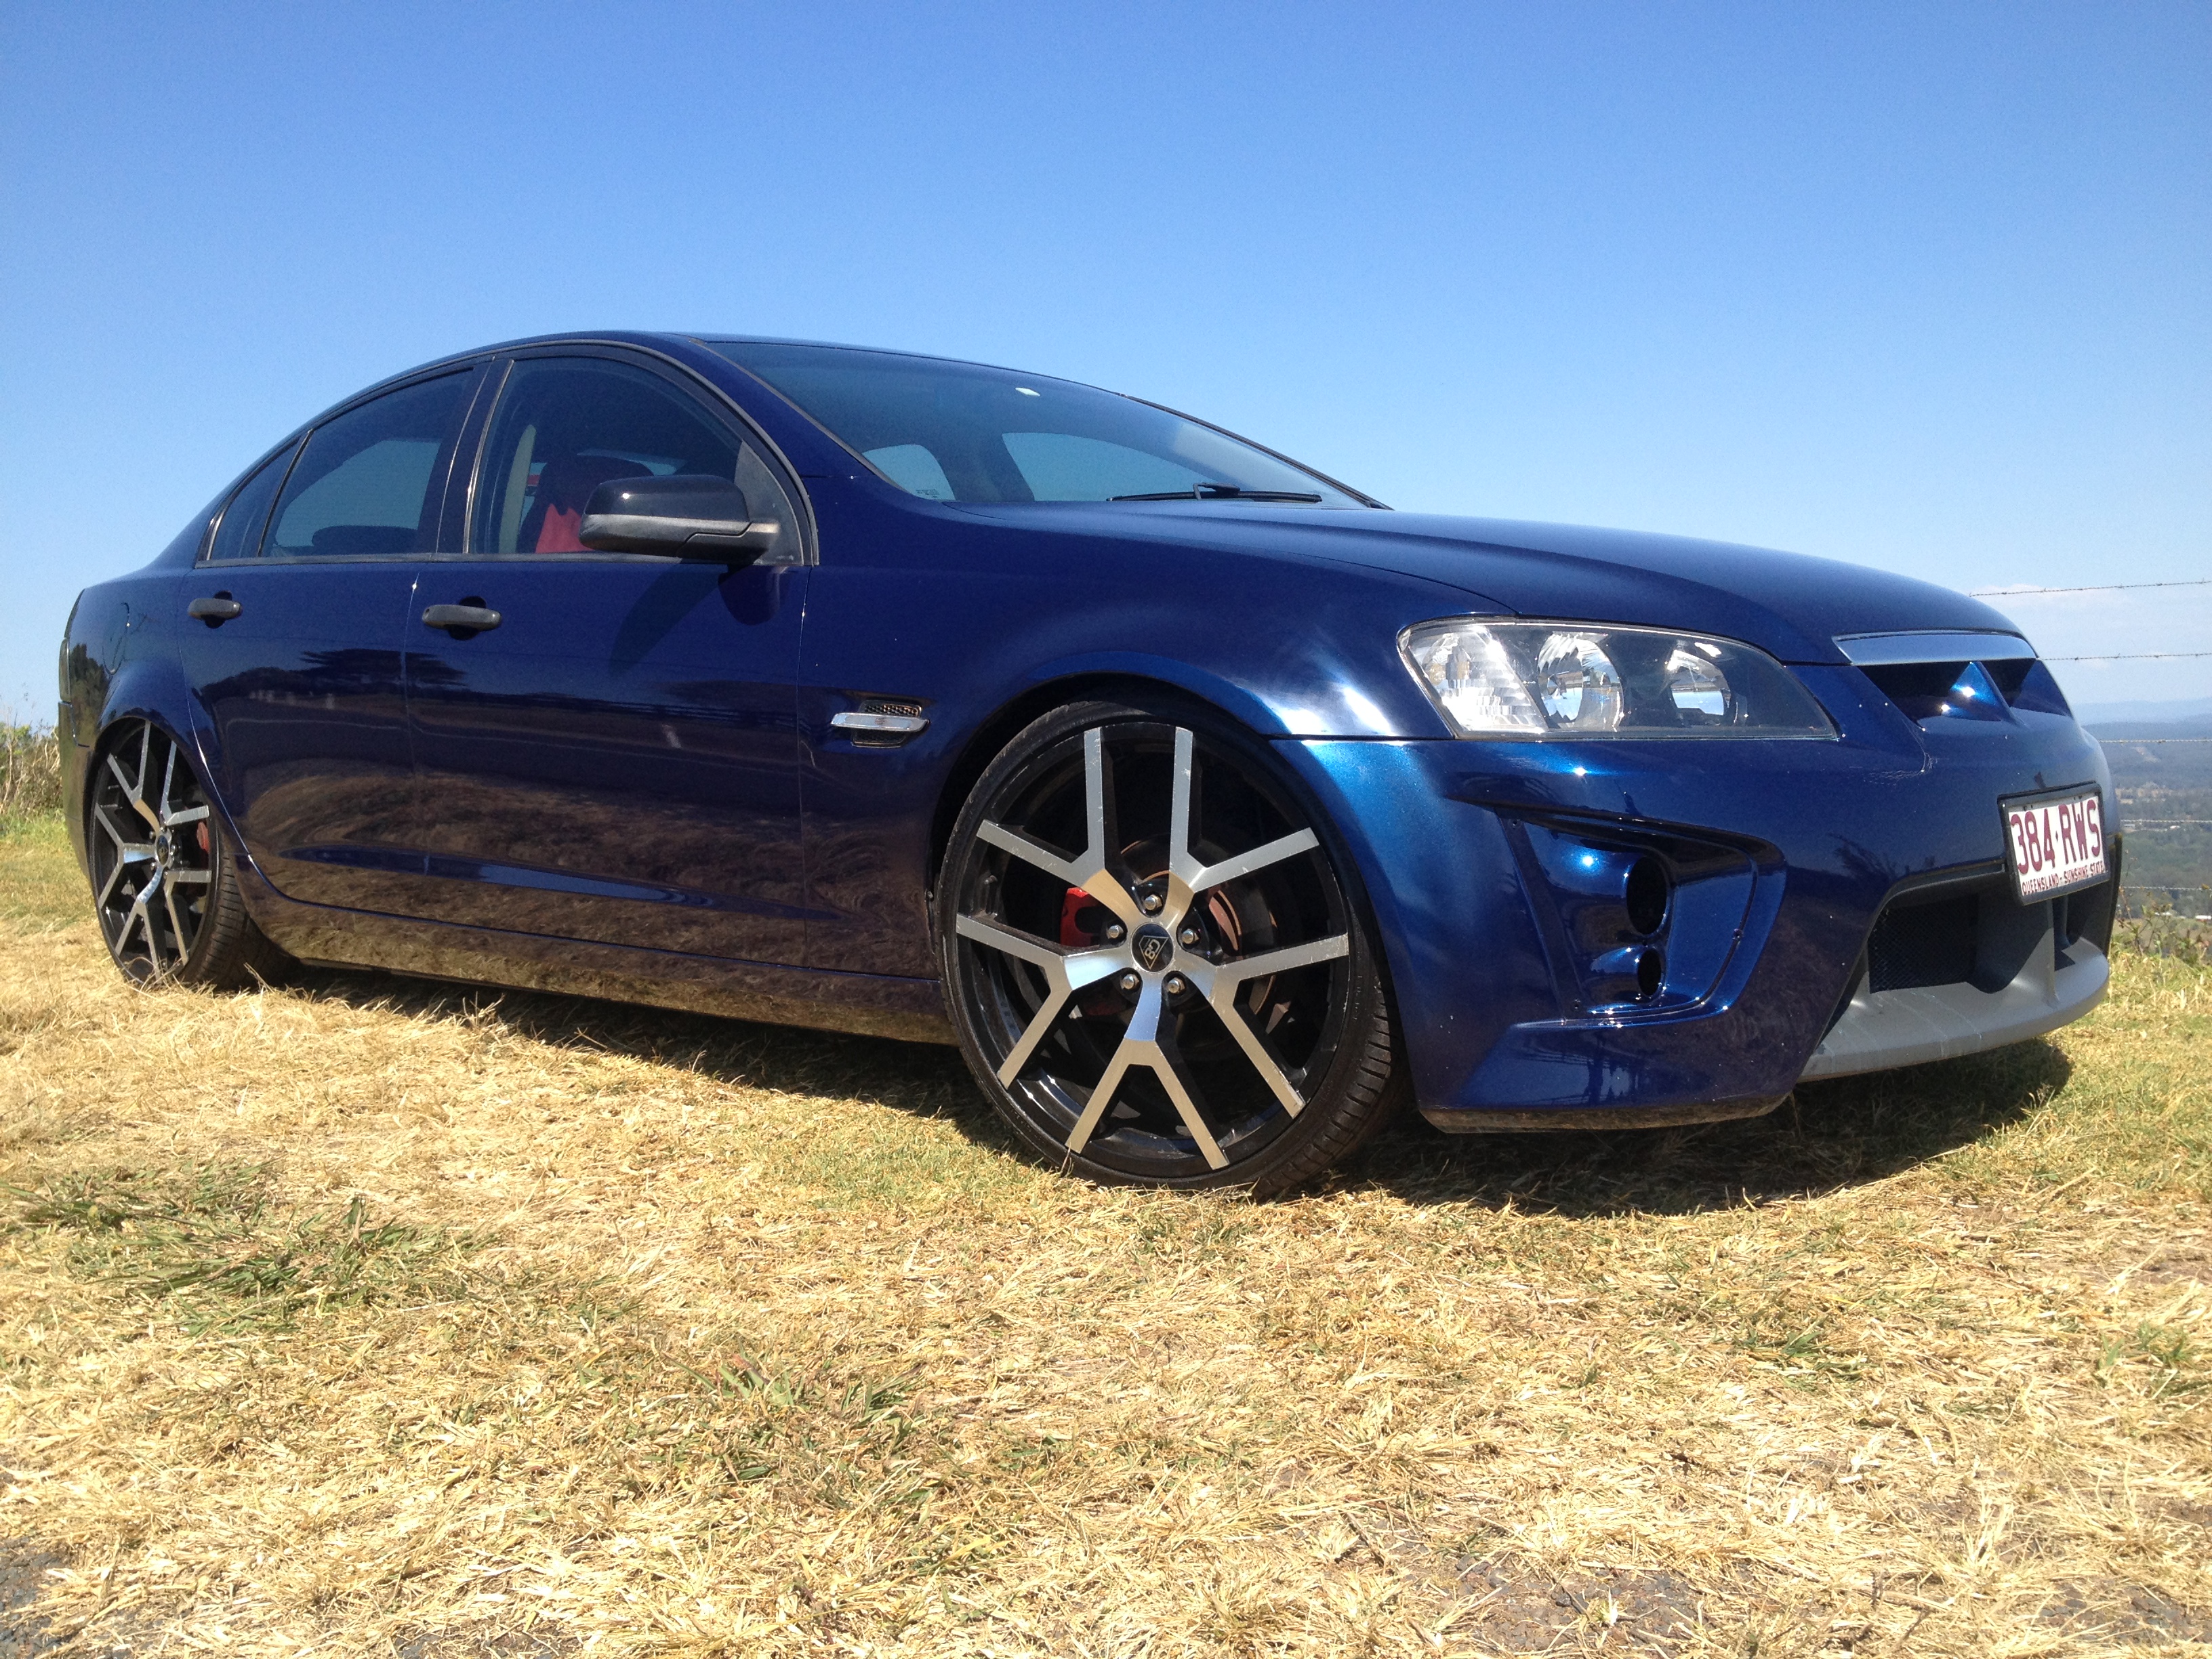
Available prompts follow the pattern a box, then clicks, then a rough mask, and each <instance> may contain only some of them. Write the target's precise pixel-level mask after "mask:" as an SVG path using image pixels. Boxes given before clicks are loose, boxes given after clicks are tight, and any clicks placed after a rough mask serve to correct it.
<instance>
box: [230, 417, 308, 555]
mask: <svg viewBox="0 0 2212 1659" xmlns="http://www.w3.org/2000/svg"><path fill="white" fill-rule="evenodd" d="M299 450H300V447H299V446H298V445H297V444H290V445H288V446H286V447H285V450H284V453H283V454H281V455H277V456H275V457H273V458H272V459H270V460H268V461H265V462H264V463H263V464H262V465H260V466H259V467H258V468H256V469H255V470H254V474H253V476H252V477H250V478H248V479H247V480H246V482H245V483H242V484H240V486H239V487H238V493H237V494H236V495H233V496H232V497H231V498H230V505H229V506H228V507H225V508H223V510H222V523H220V524H218V525H217V526H216V527H215V544H214V545H213V546H211V547H210V548H209V550H208V557H209V558H210V559H251V558H256V557H258V556H259V555H260V552H261V531H262V527H263V526H264V525H266V524H267V523H268V522H269V504H270V502H271V501H275V500H276V487H277V486H278V485H279V484H281V483H283V482H284V469H285V468H286V467H288V466H289V465H292V457H293V456H295V455H296V454H298V453H299Z"/></svg>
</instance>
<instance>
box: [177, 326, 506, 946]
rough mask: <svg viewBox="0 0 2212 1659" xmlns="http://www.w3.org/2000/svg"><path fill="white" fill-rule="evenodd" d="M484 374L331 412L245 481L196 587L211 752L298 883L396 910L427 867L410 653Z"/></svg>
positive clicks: (294, 888) (264, 858) (276, 866)
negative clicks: (415, 811) (422, 581)
mask: <svg viewBox="0 0 2212 1659" xmlns="http://www.w3.org/2000/svg"><path fill="white" fill-rule="evenodd" d="M480 379H481V371H480V370H478V369H477V368H463V369H460V370H457V371H453V372H449V373H447V374H438V375H434V376H430V377H428V378H426V379H423V380H417V381H415V382H413V383H411V384H409V385H407V386H401V387H398V388H397V389H395V390H392V391H389V392H383V393H380V395H378V396H376V397H374V398H369V399H368V400H366V401H364V402H362V403H358V404H354V405H353V406H352V407H350V408H349V409H346V410H342V411H340V412H339V413H338V414H337V415H335V416H331V417H330V418H329V419H327V420H325V421H324V422H321V423H320V424H319V425H318V426H317V427H316V428H314V429H313V431H312V432H310V433H309V434H308V435H307V437H306V439H305V440H304V441H301V442H300V443H296V444H295V445H293V446H291V447H289V448H287V449H285V450H284V451H283V452H282V453H279V454H277V455H276V456H275V457H273V458H272V459H270V460H269V461H267V462H265V463H264V465H262V466H261V467H260V468H258V470H257V471H255V472H254V473H253V475H252V477H249V478H248V479H247V480H246V483H244V484H242V485H241V486H240V488H239V489H238V491H237V492H236V494H235V495H233V497H232V498H231V501H230V502H229V504H228V506H227V507H225V508H224V510H223V513H222V518H221V520H219V521H218V522H217V525H216V531H215V534H214V536H213V537H212V538H210V543H209V546H208V550H207V552H206V554H205V556H204V558H203V560H202V562H201V564H200V566H199V567H198V568H197V569H196V570H195V571H194V572H193V574H192V579H191V580H188V581H187V582H186V583H185V586H184V590H183V599H182V601H181V603H183V604H184V605H185V607H186V614H185V617H183V618H182V619H180V624H181V638H182V640H183V642H184V643H183V647H182V651H181V655H182V658H183V661H184V665H185V671H186V673H187V674H188V675H189V677H190V678H191V684H192V688H193V691H194V693H195V696H196V698H197V714H198V718H199V721H200V727H201V730H200V738H201V744H202V748H203V750H204V753H205V756H206V757H207V761H208V763H209V767H210V773H211V775H212V777H213V780H214V782H215V787H216V792H217V793H218V795H219V796H220V797H221V799H222V802H223V805H225V806H226V807H227V808H228V811H229V813H230V816H231V817H232V819H233V821H234V823H236V824H237V825H238V828H239V831H240V835H241V836H242V837H243V838H244V841H245V843H246V851H247V853H248V854H251V856H252V859H253V860H254V862H255V863H256V864H257V865H258V866H260V868H261V870H262V872H263V873H264V874H265V875H266V876H267V877H268V878H269V879H270V881H271V882H272V883H274V884H275V885H276V888H277V890H279V891H281V892H283V894H285V895H286V896H288V897H291V898H296V899H305V900H308V901H311V902H315V903H319V904H334V905H345V906H349V907H354V908H366V909H391V908H395V906H396V904H397V902H398V900H399V898H400V896H401V893H402V892H403V891H404V887H405V885H406V878H407V877H408V875H409V873H410V872H415V871H419V870H420V869H421V867H422V855H421V854H420V852H419V850H417V849H416V848H412V847H411V846H410V844H409V830H410V813H411V809H412V805H413V793H412V791H413V775H412V766H411V760H410V754H409V750H408V739H407V723H406V709H405V700H404V689H403V685H402V678H401V658H400V650H401V646H402V643H403V641H404V638H405V633H404V630H405V627H406V623H407V618H408V617H409V615H410V608H409V607H410V599H411V598H412V595H413V591H414V584H415V565H416V560H417V559H418V558H419V557H420V556H422V554H424V553H426V552H432V551H435V550H436V549H437V548H438V546H439V545H440V544H441V540H443V539H444V538H445V537H446V535H447V532H446V530H445V528H444V526H445V523H446V513H445V508H446V486H447V480H448V478H449V477H450V475H451V473H452V471H453V454H454V453H455V450H456V447H457V445H458V438H459V432H460V429H461V428H462V425H463V422H464V420H465V416H466V415H467V412H468V410H469V408H470V405H471V401H472V399H473V398H474V396H475V394H476V392H477V386H478V382H479V380H480ZM455 527H456V530H457V529H458V520H455Z"/></svg>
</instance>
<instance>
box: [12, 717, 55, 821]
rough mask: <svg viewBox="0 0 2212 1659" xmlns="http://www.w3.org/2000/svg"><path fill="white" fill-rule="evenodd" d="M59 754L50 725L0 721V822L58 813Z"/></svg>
mask: <svg viewBox="0 0 2212 1659" xmlns="http://www.w3.org/2000/svg"><path fill="white" fill-rule="evenodd" d="M61 804H62V751H61V747H60V744H58V742H57V741H56V740H55V737H54V731H53V728H52V726H19V725H17V724H15V722H13V721H11V720H0V823H20V822H21V821H22V820H23V819H26V818H30V817H37V816H39V815H40V814H42V813H48V812H54V811H59V810H60V807H61Z"/></svg>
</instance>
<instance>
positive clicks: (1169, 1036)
mask: <svg viewBox="0 0 2212 1659" xmlns="http://www.w3.org/2000/svg"><path fill="white" fill-rule="evenodd" d="M1242 747H1243V746H1242V745H1236V744H1230V743H1227V742H1225V741H1223V740H1222V739H1221V738H1220V737H1219V736H1218V734H1208V733H1205V732H1201V731H1200V730H1197V729H1194V727H1193V726H1189V725H1184V724H1181V723H1174V722H1170V721H1165V720H1120V721H1112V722H1101V723H1098V724H1094V725H1091V726H1088V728H1087V729H1085V730H1082V731H1080V732H1071V733H1068V734H1066V735H1065V736H1063V737H1060V738H1058V739H1057V740H1056V741H1054V742H1052V743H1050V744H1048V745H1047V746H1045V747H1043V748H1042V749H1041V750H1038V751H1037V752H1036V753H1035V754H1034V755H1032V756H1030V757H1026V758H1025V759H1024V761H1023V763H1021V764H1019V765H1018V766H1017V767H1015V768H1013V769H1012V771H1011V774H1010V775H1006V776H1004V777H1002V778H1000V779H999V780H998V781H997V787H995V788H993V787H990V785H991V782H992V780H990V779H989V778H987V780H986V785H985V789H986V792H987V793H986V794H985V797H984V799H982V800H981V803H980V805H981V808H982V811H981V814H980V816H975V817H974V819H973V823H972V826H971V832H970V838H971V840H972V842H973V848H972V851H971V853H970V854H969V856H967V857H965V858H963V860H960V862H961V865H962V866H963V867H962V868H961V870H960V871H959V872H957V892H956V901H957V908H956V910H955V912H954V914H953V915H952V916H951V923H952V927H951V931H952V932H953V933H955V934H956V935H957V948H956V951H955V956H956V958H957V960H956V963H955V978H956V981H957V996H958V998H959V1000H960V1002H961V1008H960V1011H959V1012H960V1013H961V1015H962V1017H963V1024H964V1026H965V1027H966V1030H967V1034H968V1036H969V1038H970V1040H971V1041H972V1042H974V1043H975V1047H976V1048H977V1049H978V1050H980V1056H979V1058H980V1060H981V1063H982V1066H983V1067H984V1068H985V1069H987V1072H988V1073H989V1074H990V1076H991V1077H992V1078H993V1079H994V1080H995V1082H996V1083H997V1084H998V1085H999V1086H1000V1089H1001V1090H1003V1091H1005V1100H1004V1101H1003V1102H1002V1103H1001V1105H1002V1109H1005V1107H1006V1106H1011V1107H1012V1109H1014V1111H1015V1112H1016V1113H1017V1114H1018V1121H1019V1126H1020V1127H1023V1128H1024V1131H1025V1133H1026V1136H1027V1138H1028V1139H1030V1140H1031V1141H1032V1142H1033V1143H1036V1144H1038V1145H1039V1146H1051V1147H1057V1148H1058V1149H1059V1150H1060V1152H1061V1153H1062V1155H1063V1156H1065V1157H1066V1158H1069V1159H1071V1160H1075V1161H1078V1162H1080V1163H1081V1164H1085V1165H1086V1166H1088V1167H1089V1168H1091V1170H1093V1171H1094V1172H1095V1173H1097V1174H1100V1175H1103V1176H1109V1178H1119V1179H1128V1180H1139V1181H1147V1182H1163V1181H1164V1182H1175V1183H1176V1184H1191V1183H1198V1184H1212V1181H1218V1180H1221V1179H1231V1180H1233V1179H1236V1178H1237V1172H1238V1171H1239V1170H1243V1169H1244V1168H1245V1167H1247V1166H1249V1165H1251V1164H1253V1163H1254V1162H1255V1160H1261V1161H1262V1162H1268V1163H1272V1162H1273V1160H1271V1159H1269V1158H1268V1157H1267V1154H1268V1152H1269V1149H1270V1148H1273V1147H1275V1146H1277V1144H1278V1143H1279V1141H1280V1140H1281V1139H1283V1138H1284V1137H1285V1135H1287V1134H1289V1133H1291V1131H1292V1129H1293V1126H1295V1125H1296V1124H1297V1122H1298V1121H1299V1119H1300V1117H1301V1115H1303V1114H1305V1113H1306V1112H1307V1111H1308V1109H1309V1108H1310V1107H1311V1106H1312V1105H1313V1104H1314V1103H1315V1101H1316V1097H1317V1096H1319V1095H1320V1094H1322V1092H1323V1091H1325V1089H1326V1088H1327V1087H1328V1083H1327V1079H1330V1078H1331V1077H1332V1076H1335V1075H1338V1073H1340V1070H1341V1068H1340V1067H1339V1066H1338V1062H1339V1060H1340V1056H1341V1055H1342V1054H1344V1052H1345V1051H1346V1048H1348V1047H1357V1046H1358V1044H1357V1043H1354V1042H1350V1041H1349V1040H1348V1031H1347V1027H1348V1024H1351V1023H1352V1022H1351V1021H1350V1020H1349V1018H1348V1015H1349V1012H1350V1011H1351V1008H1352V1004H1353V1003H1354V1002H1355V1001H1356V1000H1359V996H1358V994H1359V991H1360V989H1361V988H1362V986H1363V982H1364V981H1365V980H1366V979H1367V978H1369V977H1370V970H1369V969H1367V968H1366V964H1365V962H1364V954H1365V953H1364V948H1363V947H1362V946H1361V945H1360V942H1359V939H1358V933H1357V927H1356V924H1355V923H1354V921H1353V920H1352V915H1351V912H1350V908H1349V906H1348V905H1347V904H1346V897H1345V894H1344V890H1343V888H1342V885H1341V884H1340V881H1339V878H1338V876H1337V873H1336V871H1335V869H1334V866H1333V865H1332V862H1331V860H1330V857H1329V855H1328V850H1327V848H1325V847H1324V846H1323V844H1322V839H1321V837H1320V836H1319V835H1318V834H1317V833H1316V829H1315V827H1314V825H1313V823H1311V822H1310V818H1309V816H1308V814H1307V813H1306V812H1305V811H1304V810H1303V809H1302V808H1301V807H1300V806H1299V805H1298V804H1297V801H1296V800H1295V799H1293V798H1292V796H1291V793H1290V792H1289V791H1288V790H1287V789H1286V788H1285V787H1283V785H1282V783H1281V782H1280V781H1279V779H1277V778H1275V777H1273V776H1271V775H1269V769H1268V768H1267V767H1266V766H1265V765H1264V764H1263V763H1260V762H1259V761H1257V760H1256V759H1255V757H1252V756H1251V755H1249V754H1248V753H1241V752H1238V750H1239V749H1240V748H1242ZM971 811H972V809H971ZM1385 1030H1386V1031H1387V1026H1386V1027H1385ZM1384 1048H1385V1052H1386V1053H1387V1037H1386V1039H1385V1043H1384ZM1385 1075H1387V1070H1386V1073H1385ZM1377 1086H1379V1081H1378V1082H1377ZM1368 1092H1369V1093H1370V1094H1371V1093H1372V1092H1374V1091H1373V1089H1370V1090H1369V1091H1368ZM1209 1177H1210V1178H1211V1180H1209Z"/></svg>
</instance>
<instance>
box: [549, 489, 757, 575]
mask: <svg viewBox="0 0 2212 1659" xmlns="http://www.w3.org/2000/svg"><path fill="white" fill-rule="evenodd" d="M777 533H778V527H777V526H776V525H775V522H774V521H773V520H756V519H755V518H754V517H753V515H752V509H751V507H749V506H748V505H747V504H746V501H745V492H744V490H742V489H738V487H737V485H736V484H734V483H731V482H730V481H729V480H728V479H727V478H715V477H704V476H702V475H701V474H698V473H695V472H678V473H673V474H671V475H670V476H669V477H665V478H650V477H648V478H622V479H617V480H616V481H615V482H613V483H603V484H601V485H600V486H599V488H598V489H594V490H593V491H592V495H591V499H590V500H589V501H587V502H586V504H585V507H584V516H583V521H582V523H581V524H580V525H579V526H577V529H576V539H577V540H579V541H580V542H581V543H582V544H584V545H585V546H586V547H587V548H590V549H592V550H594V551H596V552H601V553H664V554H670V555H672V556H675V557H677V558H679V559H711V560H713V561H714V562H716V563H718V564H750V563H751V562H752V561H754V560H755V559H757V558H758V557H760V556H761V555H762V554H763V553H766V552H769V551H770V550H773V549H774V548H775V544H776V539H777Z"/></svg>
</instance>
